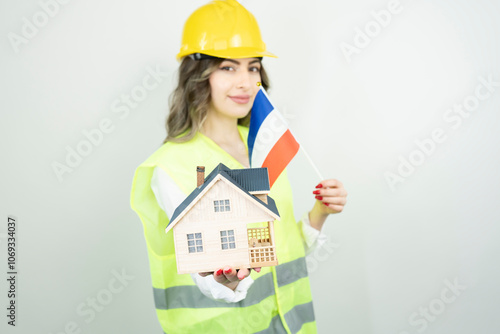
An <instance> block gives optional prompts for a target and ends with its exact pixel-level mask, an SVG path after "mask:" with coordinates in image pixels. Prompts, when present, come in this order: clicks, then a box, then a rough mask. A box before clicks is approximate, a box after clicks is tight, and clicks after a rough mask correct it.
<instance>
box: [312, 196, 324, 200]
mask: <svg viewBox="0 0 500 334" xmlns="http://www.w3.org/2000/svg"><path fill="white" fill-rule="evenodd" d="M314 198H316V199H317V200H318V201H321V200H322V199H323V196H316V197H314Z"/></svg>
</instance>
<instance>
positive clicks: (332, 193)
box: [313, 179, 347, 215]
mask: <svg viewBox="0 0 500 334" xmlns="http://www.w3.org/2000/svg"><path fill="white" fill-rule="evenodd" d="M313 195H314V196H315V198H316V200H317V203H321V204H322V205H320V206H319V207H320V208H321V210H320V211H321V213H323V214H327V215H329V214H332V213H339V212H342V210H344V206H345V204H346V202H347V191H346V190H345V188H344V185H343V184H342V182H340V181H339V180H335V179H329V180H323V181H321V182H320V183H319V184H318V185H317V186H316V190H314V191H313ZM315 207H316V206H315Z"/></svg>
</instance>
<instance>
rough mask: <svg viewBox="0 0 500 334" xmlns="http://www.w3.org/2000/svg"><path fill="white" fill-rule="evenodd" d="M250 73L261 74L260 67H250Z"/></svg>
mask: <svg viewBox="0 0 500 334" xmlns="http://www.w3.org/2000/svg"><path fill="white" fill-rule="evenodd" d="M250 72H260V66H252V67H250Z"/></svg>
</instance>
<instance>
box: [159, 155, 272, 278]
mask: <svg viewBox="0 0 500 334" xmlns="http://www.w3.org/2000/svg"><path fill="white" fill-rule="evenodd" d="M193 174H194V173H193ZM197 180H198V182H197V185H198V186H197V188H196V189H195V190H194V191H193V192H192V193H191V194H190V195H189V196H188V197H187V198H186V199H185V200H184V201H183V202H182V203H181V204H180V205H179V206H178V207H177V208H176V209H175V211H174V213H173V215H172V217H171V219H170V222H169V224H168V226H167V228H166V229H165V232H169V231H170V230H171V229H172V230H173V233H174V244H175V256H176V260H177V272H178V273H179V274H187V273H198V272H209V271H215V270H217V269H219V268H222V267H223V266H226V265H228V266H231V267H233V268H236V269H241V268H256V267H266V266H275V265H277V264H278V260H277V258H276V250H275V240H274V228H273V223H274V221H275V220H279V213H278V209H277V208H276V204H275V202H274V200H273V199H272V198H271V197H269V196H268V194H269V177H268V173H267V168H247V169H229V168H228V167H226V166H225V165H223V164H219V165H218V166H217V167H216V168H215V169H214V170H213V171H212V172H211V173H210V174H209V175H208V176H207V177H206V178H205V167H197Z"/></svg>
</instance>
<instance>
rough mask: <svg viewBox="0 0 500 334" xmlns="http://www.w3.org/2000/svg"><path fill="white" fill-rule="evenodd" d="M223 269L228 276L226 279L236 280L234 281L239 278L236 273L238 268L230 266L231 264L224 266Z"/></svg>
mask: <svg viewBox="0 0 500 334" xmlns="http://www.w3.org/2000/svg"><path fill="white" fill-rule="evenodd" d="M223 271H224V276H226V279H227V280H228V281H229V282H234V281H237V280H238V277H236V274H237V271H236V269H234V268H232V267H229V266H226V267H224V270H223Z"/></svg>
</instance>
